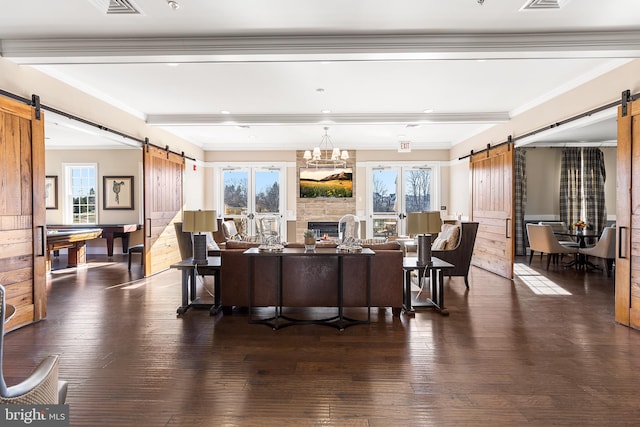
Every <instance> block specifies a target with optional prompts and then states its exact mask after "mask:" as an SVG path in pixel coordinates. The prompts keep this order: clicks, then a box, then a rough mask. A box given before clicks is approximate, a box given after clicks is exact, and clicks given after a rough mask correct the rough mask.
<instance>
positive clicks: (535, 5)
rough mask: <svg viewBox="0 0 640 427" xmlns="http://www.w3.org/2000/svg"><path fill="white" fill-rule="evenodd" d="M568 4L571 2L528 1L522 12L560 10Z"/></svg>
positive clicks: (550, 0) (557, 0) (552, 0)
mask: <svg viewBox="0 0 640 427" xmlns="http://www.w3.org/2000/svg"><path fill="white" fill-rule="evenodd" d="M567 3H569V0H527V2H526V3H525V4H524V6H522V8H520V10H549V9H560V8H561V7H563V6H564V5H566V4H567Z"/></svg>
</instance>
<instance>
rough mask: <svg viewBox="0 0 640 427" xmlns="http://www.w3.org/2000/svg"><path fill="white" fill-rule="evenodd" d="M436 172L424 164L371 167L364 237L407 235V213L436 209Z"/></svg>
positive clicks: (437, 206) (437, 205)
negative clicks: (367, 215) (369, 219)
mask: <svg viewBox="0 0 640 427" xmlns="http://www.w3.org/2000/svg"><path fill="white" fill-rule="evenodd" d="M437 178H438V169H437V168H436V167H434V166H427V165H406V166H404V165H398V166H390V167H372V168H370V169H369V172H368V182H369V183H370V186H369V188H370V191H369V192H368V201H367V206H368V211H369V217H370V218H371V221H367V235H368V236H373V237H385V238H389V237H396V236H399V235H406V234H407V231H406V221H405V220H404V219H405V218H406V215H407V213H410V212H424V211H433V210H438V209H439V200H438V194H439V192H438V185H437V181H438V179H437Z"/></svg>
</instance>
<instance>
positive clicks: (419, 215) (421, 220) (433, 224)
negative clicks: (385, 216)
mask: <svg viewBox="0 0 640 427" xmlns="http://www.w3.org/2000/svg"><path fill="white" fill-rule="evenodd" d="M441 227H442V220H441V219H440V211H432V212H410V213H408V214H407V232H408V233H409V234H410V235H416V234H433V233H439V232H440V228H441Z"/></svg>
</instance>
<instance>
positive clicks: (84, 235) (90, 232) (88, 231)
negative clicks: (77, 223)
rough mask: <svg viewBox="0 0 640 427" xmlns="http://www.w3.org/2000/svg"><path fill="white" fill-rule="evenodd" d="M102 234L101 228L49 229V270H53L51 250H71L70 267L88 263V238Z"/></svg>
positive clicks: (95, 237)
mask: <svg viewBox="0 0 640 427" xmlns="http://www.w3.org/2000/svg"><path fill="white" fill-rule="evenodd" d="M101 235H102V229H100V228H80V229H71V228H70V229H65V230H47V271H49V270H51V252H53V251H57V250H60V249H68V250H69V257H68V258H69V259H68V266H69V267H77V266H78V265H80V264H86V263H87V240H92V239H97V238H99V237H100V236H101Z"/></svg>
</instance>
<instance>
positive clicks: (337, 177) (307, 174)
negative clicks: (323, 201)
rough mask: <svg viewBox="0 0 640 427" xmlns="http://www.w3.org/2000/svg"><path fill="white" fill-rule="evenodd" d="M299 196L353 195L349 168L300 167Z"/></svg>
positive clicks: (351, 172) (351, 176)
mask: <svg viewBox="0 0 640 427" xmlns="http://www.w3.org/2000/svg"><path fill="white" fill-rule="evenodd" d="M300 197H353V171H352V169H351V168H337V169H334V168H300Z"/></svg>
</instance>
